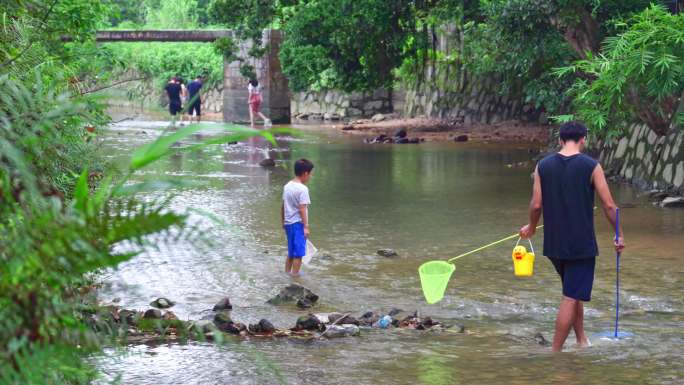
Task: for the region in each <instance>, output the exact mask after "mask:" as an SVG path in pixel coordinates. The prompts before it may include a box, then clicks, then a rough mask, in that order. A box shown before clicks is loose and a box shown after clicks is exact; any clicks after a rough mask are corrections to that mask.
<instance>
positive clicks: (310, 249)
mask: <svg viewBox="0 0 684 385" xmlns="http://www.w3.org/2000/svg"><path fill="white" fill-rule="evenodd" d="M317 252H318V249H317V248H316V246H314V245H313V243H311V241H310V240H308V239H307V240H306V255H304V257H303V258H302V263H303V264H304V265H308V264H309V263H310V262H311V259H312V258H313V256H314V255H316V253H317Z"/></svg>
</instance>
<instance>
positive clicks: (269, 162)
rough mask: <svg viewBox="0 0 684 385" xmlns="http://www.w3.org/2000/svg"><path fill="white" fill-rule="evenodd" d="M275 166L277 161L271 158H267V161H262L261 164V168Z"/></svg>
mask: <svg viewBox="0 0 684 385" xmlns="http://www.w3.org/2000/svg"><path fill="white" fill-rule="evenodd" d="M275 165H276V163H275V160H273V159H271V158H266V159H264V160H262V161H261V162H259V166H261V167H275Z"/></svg>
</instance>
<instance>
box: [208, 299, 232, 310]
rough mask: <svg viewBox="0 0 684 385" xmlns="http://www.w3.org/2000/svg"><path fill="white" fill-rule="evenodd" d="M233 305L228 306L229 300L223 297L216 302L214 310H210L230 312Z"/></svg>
mask: <svg viewBox="0 0 684 385" xmlns="http://www.w3.org/2000/svg"><path fill="white" fill-rule="evenodd" d="M232 309H233V305H231V304H230V298H228V297H225V298H223V299H221V300H220V301H218V302H217V303H216V305H214V308H213V309H212V310H214V311H221V310H232Z"/></svg>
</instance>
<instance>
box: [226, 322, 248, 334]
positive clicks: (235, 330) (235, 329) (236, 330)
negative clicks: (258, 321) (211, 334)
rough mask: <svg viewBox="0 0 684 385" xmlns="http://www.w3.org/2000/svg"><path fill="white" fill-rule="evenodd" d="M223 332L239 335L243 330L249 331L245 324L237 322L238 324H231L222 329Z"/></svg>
mask: <svg viewBox="0 0 684 385" xmlns="http://www.w3.org/2000/svg"><path fill="white" fill-rule="evenodd" d="M222 330H223V331H224V332H226V333H230V334H234V335H238V334H240V333H241V332H242V331H243V330H247V327H246V326H245V325H244V324H241V323H239V322H236V323H229V324H227V325H225V327H224V329H222Z"/></svg>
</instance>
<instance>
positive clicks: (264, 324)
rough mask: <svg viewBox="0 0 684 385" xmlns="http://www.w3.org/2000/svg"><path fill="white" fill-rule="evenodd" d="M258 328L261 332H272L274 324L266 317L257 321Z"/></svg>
mask: <svg viewBox="0 0 684 385" xmlns="http://www.w3.org/2000/svg"><path fill="white" fill-rule="evenodd" d="M259 328H260V329H261V332H262V333H273V332H274V331H275V330H276V329H275V326H273V324H272V323H271V322H270V321H269V320H267V319H262V320H261V321H259Z"/></svg>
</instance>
